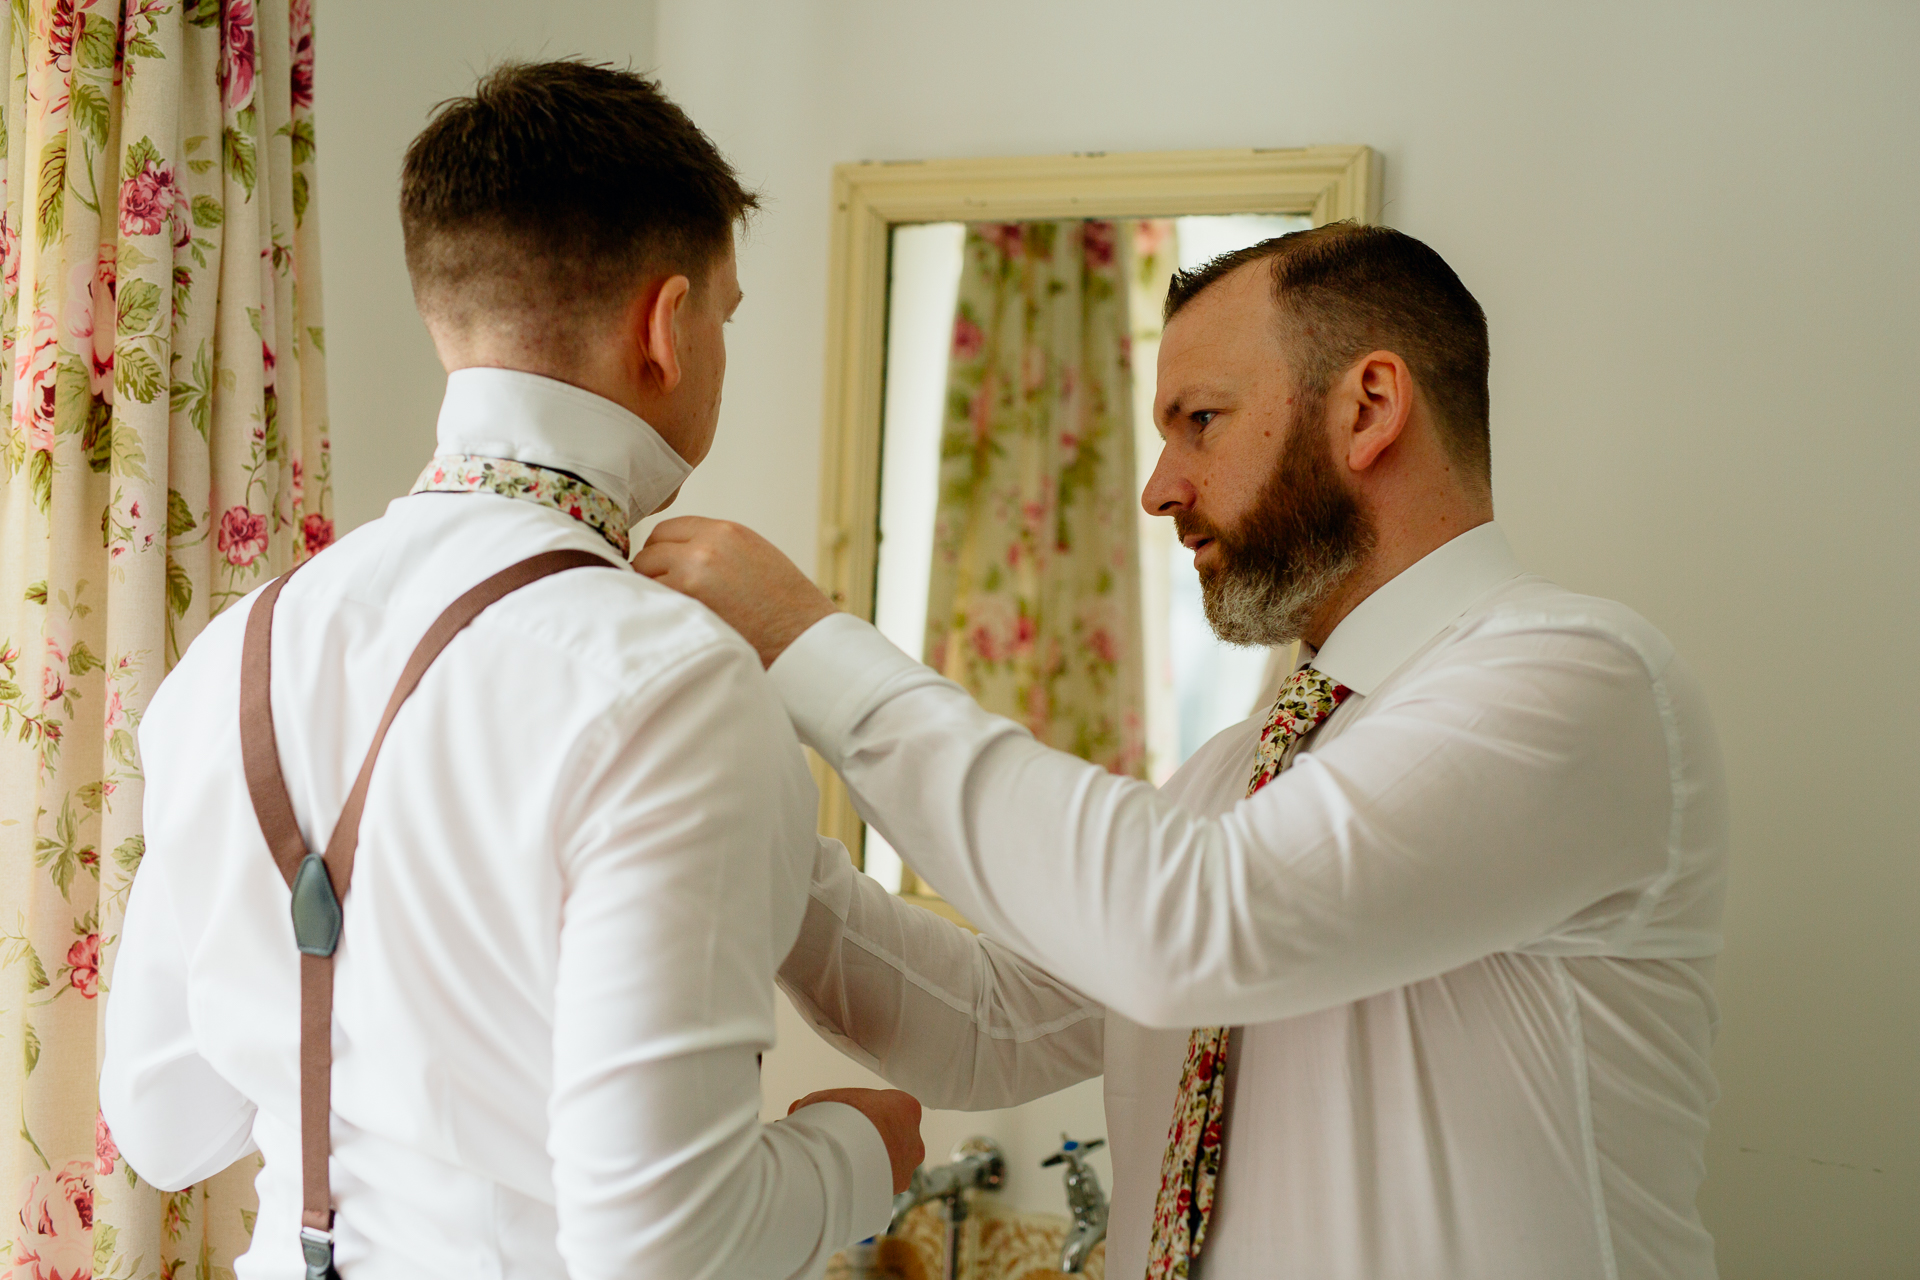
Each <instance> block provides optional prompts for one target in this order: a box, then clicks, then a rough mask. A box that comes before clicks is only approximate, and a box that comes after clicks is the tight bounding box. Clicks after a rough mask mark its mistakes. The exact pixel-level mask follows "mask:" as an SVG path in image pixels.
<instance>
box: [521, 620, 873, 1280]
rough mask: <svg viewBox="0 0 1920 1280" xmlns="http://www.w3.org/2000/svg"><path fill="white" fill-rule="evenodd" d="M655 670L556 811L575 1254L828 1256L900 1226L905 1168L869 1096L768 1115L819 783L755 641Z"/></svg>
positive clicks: (685, 1262) (628, 1273)
mask: <svg viewBox="0 0 1920 1280" xmlns="http://www.w3.org/2000/svg"><path fill="white" fill-rule="evenodd" d="M650 684H652V685H654V686H657V688H656V689H655V690H654V692H653V693H652V694H650V695H649V697H650V698H651V700H650V701H646V702H644V703H642V704H637V705H628V706H626V707H624V708H622V709H620V710H618V711H617V712H616V713H613V714H610V715H609V716H608V717H607V718H606V719H605V721H604V722H603V727H604V733H603V734H602V735H600V737H599V739H598V740H597V741H590V742H586V743H584V744H583V746H582V747H581V748H580V749H579V750H578V751H577V752H576V754H577V755H579V756H580V757H581V758H580V760H579V761H578V762H577V763H578V765H579V768H578V770H577V776H579V777H581V779H582V782H581V785H580V787H579V790H578V792H577V794H576V795H575V796H573V797H572V798H571V799H570V800H568V801H565V802H563V803H562V804H561V806H560V807H559V809H558V810H557V811H556V815H555V827H556V832H557V834H558V838H559V841H560V848H561V860H562V874H563V876H564V880H565V898H564V904H563V907H562V920H561V925H560V956H559V967H558V985H557V990H556V995H555V1004H554V1030H553V1037H554V1038H553V1045H554V1048H553V1052H554V1059H553V1061H554V1067H553V1092H552V1097H551V1101H550V1104H549V1106H550V1119H551V1128H550V1138H549V1150H550V1152H551V1154H552V1156H553V1159H554V1187H555V1193H556V1198H557V1210H558V1217H559V1224H560V1235H559V1246H560V1251H561V1253H562V1255H563V1256H564V1257H565V1258H566V1261H567V1264H568V1269H569V1274H570V1275H572V1276H574V1277H576V1280H602V1278H606V1280H612V1278H613V1277H622V1278H623V1280H628V1278H631V1277H656V1276H657V1277H663V1278H666V1277H671V1278H672V1280H690V1278H693V1277H706V1276H726V1277H735V1276H739V1277H785V1276H807V1275H818V1274H819V1273H820V1272H821V1271H822V1270H823V1269H824V1267H825V1265H826V1262H827V1259H828V1257H829V1256H830V1255H831V1254H832V1253H833V1252H834V1251H835V1250H837V1249H840V1248H842V1247H844V1246H845V1245H847V1244H849V1243H851V1242H853V1241H855V1240H858V1239H861V1238H863V1237H865V1236H867V1235H871V1234H873V1233H875V1232H877V1231H879V1230H882V1229H884V1228H885V1225H886V1222H887V1217H888V1212H889V1209H890V1200H891V1193H892V1187H893V1182H892V1173H891V1166H890V1162H889V1160H888V1158H887V1153H886V1148H885V1146H884V1144H883V1143H882V1142H881V1139H880V1136H879V1134H878V1132H877V1131H876V1130H875V1129H874V1127H873V1125H872V1124H871V1123H869V1122H868V1121H867V1119H866V1118H865V1117H864V1116H862V1115H861V1114H860V1113H859V1112H858V1111H856V1110H854V1109H852V1108H850V1107H847V1106H844V1105H841V1104H823V1105H818V1106H813V1107H808V1108H805V1109H803V1110H802V1111H800V1112H797V1113H795V1114H794V1115H792V1116H790V1117H787V1118H786V1119H784V1120H782V1121H780V1122H778V1123H775V1124H762V1123H761V1121H760V1118H759V1116H760V1081H759V1070H758V1057H759V1055H760V1053H761V1052H763V1051H764V1050H766V1049H767V1048H769V1047H770V1046H771V1045H772V1042H773V1017H774V1014H773V1000H774V995H773V977H774V967H775V964H776V962H777V960H778V955H777V954H776V952H775V943H774V938H773V932H774V927H775V920H776V909H775V908H776V904H777V903H779V902H780V901H781V897H780V895H791V896H789V897H787V898H786V901H787V902H788V903H789V904H790V903H791V902H792V900H793V898H794V897H798V896H800V895H802V894H804V892H805V875H806V871H807V867H806V865H805V863H804V862H799V861H798V860H796V859H794V858H793V856H792V854H791V852H790V850H791V847H792V840H793V830H794V827H795V825H796V824H798V826H799V829H801V830H809V831H810V830H811V828H812V826H813V815H814V801H813V798H812V796H813V785H812V780H811V778H810V777H808V775H807V772H806V769H805V766H804V765H803V764H802V763H801V757H800V753H799V751H798V750H797V749H796V744H795V742H794V738H793V732H792V729H791V727H790V726H789V725H788V724H787V721H786V717H785V716H784V715H782V714H781V711H780V708H779V705H778V703H777V701H776V700H775V699H774V697H773V696H772V694H771V691H770V690H769V689H768V687H767V684H766V678H765V676H764V674H763V673H762V672H761V671H760V669H759V664H758V662H757V661H755V660H754V658H753V656H752V655H751V654H750V653H749V652H748V651H747V650H746V649H745V648H744V646H734V645H729V646H716V647H715V648H713V649H711V650H708V651H706V652H703V653H701V654H699V655H697V656H696V657H694V658H693V659H691V660H690V661H688V662H687V663H686V664H684V665H683V667H682V668H681V669H679V670H676V671H674V672H671V673H668V675H667V676H666V677H665V678H663V679H661V680H658V681H653V682H650ZM661 690H664V693H662V692H660V691H661ZM788 910H791V906H789V907H788ZM791 918H792V917H791V916H787V917H786V919H787V920H789V921H790V920H791ZM789 927H790V925H789Z"/></svg>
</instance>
